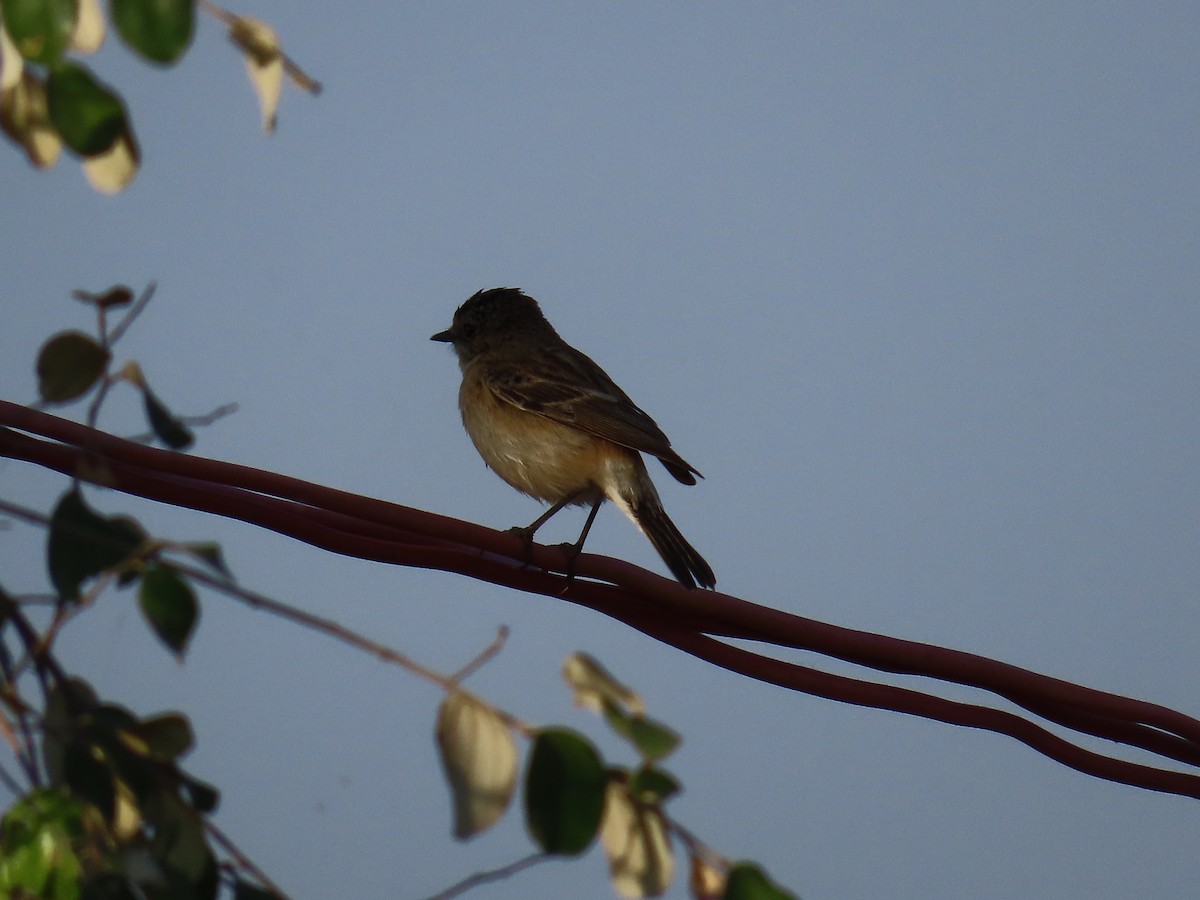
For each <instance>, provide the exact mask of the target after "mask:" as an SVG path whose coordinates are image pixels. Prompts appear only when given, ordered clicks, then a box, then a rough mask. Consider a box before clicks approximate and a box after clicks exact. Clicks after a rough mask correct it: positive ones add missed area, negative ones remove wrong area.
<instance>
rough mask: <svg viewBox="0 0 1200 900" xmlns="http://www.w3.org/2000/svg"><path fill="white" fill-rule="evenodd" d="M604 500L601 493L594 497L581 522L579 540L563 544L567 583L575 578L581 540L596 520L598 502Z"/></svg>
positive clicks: (598, 507) (598, 510) (581, 548)
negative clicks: (589, 510)
mask: <svg viewBox="0 0 1200 900" xmlns="http://www.w3.org/2000/svg"><path fill="white" fill-rule="evenodd" d="M603 502H604V495H603V494H601V495H600V496H599V497H597V498H596V502H595V503H593V504H592V511H591V512H589V513H588V517H587V521H586V522H584V523H583V531H581V532H579V540H577V541H576V542H575V543H573V544H563V545H562V548H563V552H564V553H566V554H567V583H568V584H570V583H571V581H573V580H574V578H575V560H576V559H578V558H579V554H580V553H582V552H583V542H584V541H586V540H587V536H588V532H589V531H591V530H592V523H593V522H595V521H596V513H598V512H600V504H601V503H603Z"/></svg>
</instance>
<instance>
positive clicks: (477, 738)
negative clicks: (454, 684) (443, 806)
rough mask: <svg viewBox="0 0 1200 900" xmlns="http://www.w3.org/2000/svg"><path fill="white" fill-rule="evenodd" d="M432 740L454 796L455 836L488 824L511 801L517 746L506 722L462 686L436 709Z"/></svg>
mask: <svg viewBox="0 0 1200 900" xmlns="http://www.w3.org/2000/svg"><path fill="white" fill-rule="evenodd" d="M437 743H438V751H439V754H440V756H441V760H442V769H443V770H444V771H445V773H446V781H447V782H448V783H449V785H450V793H451V794H452V795H453V798H454V836H455V837H456V838H458V839H459V840H464V839H466V838H469V837H471V836H472V835H475V834H478V833H479V832H481V831H484V830H485V829H487V828H489V827H491V825H492V824H493V823H495V821H496V820H497V819H499V818H500V816H501V815H503V814H504V811H505V810H506V809H508V805H509V802H510V801H511V800H512V795H513V790H514V788H515V787H516V784H517V745H516V742H515V741H514V740H513V736H512V732H511V731H510V730H509V728H508V725H506V724H505V722H504V720H503V719H501V718H500V716H499V714H498V713H497V712H496V711H495V710H494V709H492V707H490V706H488V705H487V704H486V703H484V702H483V701H481V700H479V699H478V698H476V697H472V696H471V695H470V694H468V693H466V692H465V691H453V692H451V693H450V694H447V695H446V699H445V700H443V701H442V704H441V706H440V707H439V708H438V719H437Z"/></svg>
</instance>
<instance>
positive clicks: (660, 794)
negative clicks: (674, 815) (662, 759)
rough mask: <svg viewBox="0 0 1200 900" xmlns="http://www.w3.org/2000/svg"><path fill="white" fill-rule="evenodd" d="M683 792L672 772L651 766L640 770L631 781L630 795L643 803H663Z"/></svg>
mask: <svg viewBox="0 0 1200 900" xmlns="http://www.w3.org/2000/svg"><path fill="white" fill-rule="evenodd" d="M682 790H683V787H682V786H681V785H680V784H679V781H678V779H676V778H675V776H674V775H672V774H671V773H670V772H664V771H663V770H662V769H655V768H652V767H649V766H647V767H645V768H641V769H638V770H637V771H636V772H634V773H633V777H631V778H630V779H629V793H631V794H633V795H634V796H635V797H638V798H639V799H640V800H641V801H642V802H643V803H662V802H663V801H664V800H667V799H668V798H670V797H673V796H675V795H676V794H678V793H679V792H680V791H682Z"/></svg>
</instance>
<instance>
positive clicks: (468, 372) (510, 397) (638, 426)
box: [431, 288, 717, 588]
mask: <svg viewBox="0 0 1200 900" xmlns="http://www.w3.org/2000/svg"><path fill="white" fill-rule="evenodd" d="M431 340H434V341H443V342H445V343H448V344H451V345H452V346H453V347H454V352H455V353H457V354H458V364H459V367H460V368H461V369H462V374H463V379H462V387H461V388H459V392H458V406H459V410H460V411H461V412H462V420H463V425H464V426H465V427H466V429H467V434H469V435H470V436H471V440H472V442H474V444H475V449H476V450H478V451H479V455H480V456H482V457H483V461H484V462H485V463H486V464H487V465H488V466H489V467H490V468H491V469H493V470H494V471H495V472H496V474H497V475H499V476H500V477H501V478H503V479H504V480H505V481H507V482H508V483H509V484H511V485H512V486H513V487H515V488H516V489H517V490H518V491H521V492H522V493H525V494H529V495H530V496H531V497H536V498H537V499H539V500H542V501H544V502H546V503H550V504H552V506H551V508H550V509H549V510H547V511H546V513H545V514H544V515H542V516H540V517H539V518H538V519H537V520H536V521H534V522H533V523H532V524H531V525H530V526H529V527H527V528H520V529H517V531H518V532H519V533H521V534H522V535H524V536H525V537H526V539H531V538H532V537H533V533H534V532H535V531H536V530H537V529H538V528H539V527H541V525H542V524H543V523H544V522H546V520H547V519H549V518H550V517H551V516H553V515H554V514H555V513H556V512H558V511H559V510H560V509H562V508H563V507H564V506H571V505H579V506H583V505H586V504H589V503H590V504H591V505H592V509H591V512H590V513H589V514H588V518H587V522H586V523H585V524H584V526H583V532H582V533H581V534H580V535H579V540H578V541H577V542H576V543H575V544H574V545H573V548H572V549H573V550H574V552H575V553H578V552H579V551H580V550H581V549H582V547H583V542H584V540H585V539H586V538H587V533H588V530H589V529H590V528H591V527H592V522H593V521H594V520H595V518H596V512H597V511H598V510H599V509H600V504H601V503H603V502H604V501H605V499H608V500H611V501H612V502H613V503H615V504H616V505H617V506H618V507H620V508H621V510H622V511H623V512H624V513H625V514H626V515H627V516H629V518H630V519H632V520H633V523H634V524H635V525H637V527H638V528H639V529H641V531H642V533H643V534H645V535H646V537H648V538H649V539H650V543H651V544H653V545H654V549H655V550H657V551H658V554H659V556H661V557H662V558H663V561H664V562H665V563H666V564H667V568H669V569H670V570H671V573H672V574H673V575H674V576H675V577H676V578H677V579H678V580H679V581H680V583H682V584H684V585H685V586H687V587H689V588H693V587H695V586H696V585H697V584H699V585H700V586H701V587H707V588H711V587H713V586H715V585H716V583H717V579H716V576H714V575H713V570H712V568H711V567H710V566H709V564H708V563H706V562H705V561H704V558H703V557H702V556H701V555H700V554H699V553H697V552H696V550H695V548H694V547H692V545H691V544H689V543H688V542H687V541H686V540H685V539H684V537H683V535H682V534H680V532H679V529H678V528H676V527H675V523H674V522H672V521H671V520H670V519H669V518H668V517H667V513H666V511H665V510H664V509H663V506H662V501H661V500H660V499H659V497H658V491H657V490H655V488H654V483H653V482H652V481H651V480H650V473H649V472H647V471H646V464H645V463H644V462H643V461H642V456H641V454H642V453H649V454H650V455H651V456H656V457H658V459H659V461H660V462H661V463H662V464H663V465H664V466H666V469H667V471H668V472H670V473H671V474H672V475H673V476H675V478H676V480H678V481H681V482H683V483H684V484H695V483H696V476H697V475H700V473H699V472H698V471H696V469H695V468H693V467H692V465H691V464H690V463H688V462H687V461H686V460H684V459H683V457H681V456H680V455H679V454H678V453H676V452H675V451H674V450H672V449H671V442H670V441H669V440H667V436H666V435H665V434H663V432H662V429H661V428H659V427H658V425H657V424H655V422H654V420H653V419H651V418H650V417H649V416H648V415H646V413H644V412H643V411H642V410H641V409H639V408H638V406H637V405H636V404H635V403H634V402H633V401H632V400H630V399H629V397H628V396H626V394H625V392H624V391H623V390H621V389H620V388H619V387H617V385H616V383H615V382H614V381H613V380H612V379H611V378H609V377H608V375H607V374H606V373H605V371H604V370H603V369H601V368H600V367H599V366H598V365H596V364H595V363H594V362H592V360H591V359H589V358H588V357H586V356H584V355H583V354H582V353H580V352H579V351H578V350H576V349H575V348H574V347H572V346H571V345H570V344H568V343H567V342H566V341H564V340H563V339H562V338H560V337H559V336H558V332H556V331H555V330H554V327H553V326H552V325H551V324H550V323H549V322H547V321H546V317H545V316H543V315H542V311H541V309H540V308H539V307H538V304H537V301H536V300H534V299H533V298H532V297H529V296H527V295H526V294H523V293H522V292H521V291H520V290H518V289H516V288H493V289H491V290H487V291H479V292H478V293H477V294H475V295H474V296H473V297H471V298H470V299H469V300H467V302H466V303H464V304H463V305H462V306H460V307H459V308H458V309H457V310H456V311H455V313H454V322H453V324H451V326H450V327H449V328H448V329H446V330H445V331H442V332H439V333H438V334H435V335H434V336H433V337H432V338H431ZM701 477H703V476H701Z"/></svg>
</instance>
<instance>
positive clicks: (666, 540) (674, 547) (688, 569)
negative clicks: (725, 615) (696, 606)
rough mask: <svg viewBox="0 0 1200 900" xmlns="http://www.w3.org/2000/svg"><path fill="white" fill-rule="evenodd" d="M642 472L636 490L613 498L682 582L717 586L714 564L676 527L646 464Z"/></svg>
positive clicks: (692, 584) (690, 586)
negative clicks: (709, 562)
mask: <svg viewBox="0 0 1200 900" xmlns="http://www.w3.org/2000/svg"><path fill="white" fill-rule="evenodd" d="M642 476H643V477H642V478H641V479H639V481H640V484H638V485H637V489H636V490H631V491H627V492H623V493H624V496H622V497H620V498H619V499H618V498H613V499H614V500H616V501H617V504H618V505H619V506H620V507H621V509H623V510H624V511H625V513H626V514H627V515H628V516H629V518H631V519H633V522H634V524H635V525H637V527H638V528H639V529H641V532H642V534H644V535H646V537H647V538H649V539H650V543H651V544H653V545H654V549H655V550H657V551H658V555H659V556H661V557H662V559H663V562H665V563H666V564H667V568H668V569H670V570H671V574H672V575H674V576H675V578H676V579H678V581H679V583H680V584H682V585H683V586H684V587H688V588H694V587H695V586H696V585H697V584H699V585H700V587H706V588H712V587H716V584H717V576H716V575H714V574H713V570H712V566H710V565H709V564H708V563H707V562H705V561H704V557H703V556H701V555H700V554H699V553H697V552H696V548H695V547H693V546H692V545H691V544H689V543H688V542H687V539H686V538H685V537H684V536H683V534H682V533H680V531H679V529H678V528H676V527H675V523H674V522H672V521H671V518H670V516H668V515H667V511H666V510H665V509H663V505H662V501H661V500H660V499H659V497H658V491H657V490H655V488H654V484H653V482H651V481H650V476H649V475H647V474H646V470H645V467H642Z"/></svg>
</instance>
